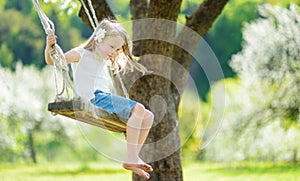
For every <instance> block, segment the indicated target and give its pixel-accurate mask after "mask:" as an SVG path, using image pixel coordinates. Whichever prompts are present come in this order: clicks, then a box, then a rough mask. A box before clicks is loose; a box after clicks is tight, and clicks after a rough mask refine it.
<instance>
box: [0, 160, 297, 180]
mask: <svg viewBox="0 0 300 181" xmlns="http://www.w3.org/2000/svg"><path fill="white" fill-rule="evenodd" d="M183 169H184V173H183V175H184V180H185V181H198V180H201V181H207V180H208V181H240V180H243V181H250V180H251V181H253V180H254V181H300V164H286V163H280V164H279V163H278V164H271V163H236V164H220V163H189V164H184V167H183ZM0 180H1V181H37V180H39V181H53V180H54V181H87V180H88V181H90V180H105V181H107V180H108V181H109V180H122V181H127V180H128V181H129V180H131V172H129V171H126V170H124V169H123V168H122V167H121V164H119V163H85V164H80V163H76V164H72V163H64V164H58V163H55V164H53V163H51V164H38V165H25V164H19V165H15V164H14V165H11V164H0Z"/></svg>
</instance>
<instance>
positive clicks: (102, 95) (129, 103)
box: [91, 90, 137, 119]
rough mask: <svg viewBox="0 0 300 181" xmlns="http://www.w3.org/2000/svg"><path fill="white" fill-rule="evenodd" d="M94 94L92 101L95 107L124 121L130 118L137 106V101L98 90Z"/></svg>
mask: <svg viewBox="0 0 300 181" xmlns="http://www.w3.org/2000/svg"><path fill="white" fill-rule="evenodd" d="M94 94H95V97H94V98H93V99H92V100H91V102H92V103H93V104H94V105H96V106H97V107H99V108H101V109H104V110H106V111H108V112H110V113H114V114H116V115H118V116H120V117H122V118H124V119H128V118H129V117H130V115H131V111H132V109H133V108H134V106H135V105H136V104H137V102H136V101H133V100H130V99H127V98H124V97H121V96H118V95H114V94H111V93H106V92H102V91H100V90H96V91H95V93H94Z"/></svg>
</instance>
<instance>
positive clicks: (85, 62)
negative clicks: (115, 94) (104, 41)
mask: <svg viewBox="0 0 300 181" xmlns="http://www.w3.org/2000/svg"><path fill="white" fill-rule="evenodd" d="M74 50H75V51H76V52H78V53H79V55H80V57H81V58H80V61H79V62H76V63H72V64H71V67H72V71H73V78H74V84H75V89H76V91H77V93H78V95H79V96H80V97H82V98H84V99H86V100H91V99H92V98H94V92H95V91H96V90H101V91H103V92H107V93H110V92H111V88H112V79H111V76H110V74H109V70H108V66H107V63H108V62H107V61H106V60H101V59H100V58H99V56H97V55H96V54H95V53H93V52H91V51H88V50H86V49H84V48H82V47H77V48H74Z"/></svg>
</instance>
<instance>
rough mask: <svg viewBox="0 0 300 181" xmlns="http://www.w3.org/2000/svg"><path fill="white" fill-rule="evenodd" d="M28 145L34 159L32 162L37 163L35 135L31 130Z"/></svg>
mask: <svg viewBox="0 0 300 181" xmlns="http://www.w3.org/2000/svg"><path fill="white" fill-rule="evenodd" d="M28 144H29V150H30V157H31V159H32V162H33V163H37V159H36V153H35V149H34V141H33V133H32V131H31V130H29V131H28Z"/></svg>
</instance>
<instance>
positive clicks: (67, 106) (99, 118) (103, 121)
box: [48, 98, 126, 133]
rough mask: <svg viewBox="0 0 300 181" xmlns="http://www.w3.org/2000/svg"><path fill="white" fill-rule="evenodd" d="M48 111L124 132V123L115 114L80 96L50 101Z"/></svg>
mask: <svg viewBox="0 0 300 181" xmlns="http://www.w3.org/2000/svg"><path fill="white" fill-rule="evenodd" d="M48 111H50V112H51V113H53V114H59V115H62V116H65V117H68V118H72V119H74V120H78V121H81V122H84V123H87V124H90V125H94V126H98V127H101V128H103V129H106V130H109V131H113V132H123V133H125V132H126V123H125V122H124V120H123V121H122V119H121V118H119V117H118V116H117V115H115V114H112V113H109V112H107V111H105V110H102V109H100V108H98V107H96V106H93V105H92V104H91V103H88V102H85V101H84V100H82V99H80V98H73V99H71V100H69V101H61V102H51V103H49V104H48Z"/></svg>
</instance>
